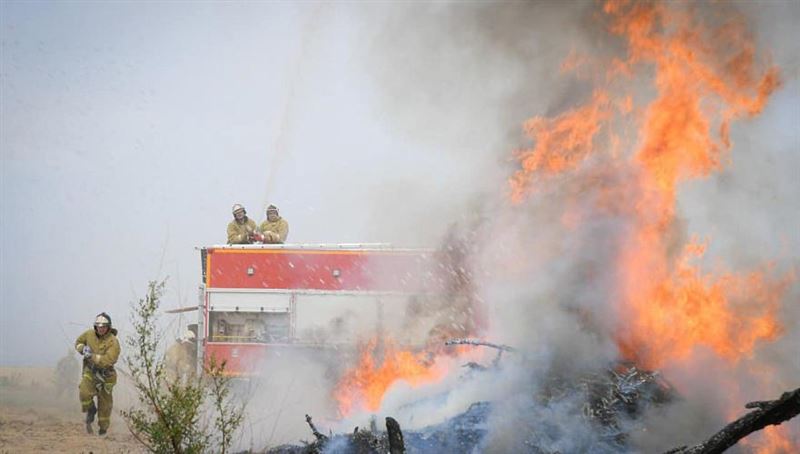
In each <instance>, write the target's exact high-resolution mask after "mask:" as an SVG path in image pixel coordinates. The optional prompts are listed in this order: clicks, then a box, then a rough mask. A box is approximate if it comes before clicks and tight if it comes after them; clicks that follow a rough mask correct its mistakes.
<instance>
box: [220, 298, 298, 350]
mask: <svg viewBox="0 0 800 454" xmlns="http://www.w3.org/2000/svg"><path fill="white" fill-rule="evenodd" d="M208 299H209V301H208V307H209V313H208V322H209V330H208V334H209V341H211V342H239V343H287V342H289V341H290V339H291V310H290V302H291V295H289V294H287V293H270V292H264V291H241V290H238V291H237V290H224V291H217V290H213V291H212V290H211V289H209V292H208Z"/></svg>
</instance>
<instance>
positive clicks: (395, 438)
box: [386, 416, 406, 454]
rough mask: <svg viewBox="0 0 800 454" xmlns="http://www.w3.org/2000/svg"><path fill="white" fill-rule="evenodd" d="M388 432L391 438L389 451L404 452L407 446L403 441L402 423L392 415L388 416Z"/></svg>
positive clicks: (391, 453) (391, 452)
mask: <svg viewBox="0 0 800 454" xmlns="http://www.w3.org/2000/svg"><path fill="white" fill-rule="evenodd" d="M386 433H387V434H388V438H389V453H390V454H403V453H405V452H406V446H405V444H404V443H403V432H402V431H401V430H400V423H398V422H397V420H396V419H394V418H392V417H391V416H389V417H387V418H386Z"/></svg>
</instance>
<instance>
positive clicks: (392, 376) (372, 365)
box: [334, 339, 446, 416]
mask: <svg viewBox="0 0 800 454" xmlns="http://www.w3.org/2000/svg"><path fill="white" fill-rule="evenodd" d="M381 353H382V355H381ZM376 356H382V358H381V359H377V358H376ZM445 372H446V371H445V369H443V368H442V367H441V366H439V365H438V364H437V363H435V362H434V361H433V358H432V357H430V356H429V355H428V354H426V353H424V352H421V353H415V352H412V351H408V350H402V349H399V348H398V347H396V346H394V345H393V344H392V343H391V342H385V343H384V345H383V346H382V348H378V341H377V340H376V339H373V340H371V341H370V342H368V343H367V344H366V345H363V346H362V347H361V348H360V354H359V360H358V363H357V365H356V366H355V367H353V368H351V369H349V370H348V371H347V372H346V373H345V374H344V375H343V376H342V378H341V379H340V380H339V383H338V384H337V385H336V388H335V390H334V398H335V399H336V402H337V404H338V407H339V413H340V415H341V416H347V415H350V414H352V413H353V412H355V411H364V410H366V411H370V412H374V411H377V410H378V409H379V408H380V406H381V402H382V401H383V397H384V394H385V393H386V391H387V390H388V389H389V387H390V386H391V385H392V384H394V383H395V382H397V381H405V382H406V383H408V384H409V385H411V386H412V387H416V386H419V385H422V384H425V383H430V382H435V381H437V380H440V379H441V378H442V377H443V376H444V374H445Z"/></svg>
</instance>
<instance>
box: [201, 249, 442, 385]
mask: <svg viewBox="0 0 800 454" xmlns="http://www.w3.org/2000/svg"><path fill="white" fill-rule="evenodd" d="M198 250H199V251H200V257H201V265H202V284H201V285H200V287H199V304H198V315H199V317H198V323H197V325H198V326H197V335H198V336H197V341H198V342H197V347H198V353H197V356H198V360H199V361H198V368H199V367H201V365H206V366H207V365H208V364H209V361H210V360H211V358H212V357H214V358H215V359H216V361H218V362H219V361H221V360H224V361H225V362H226V367H225V369H226V372H227V373H228V374H230V375H232V376H245V377H246V376H251V375H253V374H257V373H258V371H259V370H263V369H262V366H263V365H264V364H263V363H264V361H265V358H267V357H268V355H267V354H268V353H269V352H270V351H272V352H275V351H284V350H292V349H331V348H345V347H354V346H355V345H356V344H357V343H358V342H363V341H365V340H368V339H374V338H385V337H389V338H391V339H393V340H394V341H396V342H398V343H399V344H403V345H415V343H418V342H419V341H420V340H424V339H426V338H427V335H426V334H427V330H430V329H431V326H426V325H425V324H424V323H422V324H420V323H419V317H414V316H412V315H413V314H416V313H418V312H419V311H420V310H423V309H422V308H424V307H426V304H428V302H429V300H430V299H431V298H437V297H438V296H437V295H439V294H441V293H442V288H443V286H442V282H443V280H442V278H441V276H442V267H441V264H440V260H438V259H437V254H436V253H435V252H434V251H432V250H425V249H403V248H395V247H392V246H390V245H387V244H276V245H266V244H264V245H261V244H254V245H220V246H208V247H202V248H198Z"/></svg>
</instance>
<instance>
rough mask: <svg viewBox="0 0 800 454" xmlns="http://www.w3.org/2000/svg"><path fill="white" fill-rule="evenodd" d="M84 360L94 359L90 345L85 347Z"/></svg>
mask: <svg viewBox="0 0 800 454" xmlns="http://www.w3.org/2000/svg"><path fill="white" fill-rule="evenodd" d="M83 359H92V347H89V346H88V345H85V346H84V347H83Z"/></svg>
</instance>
